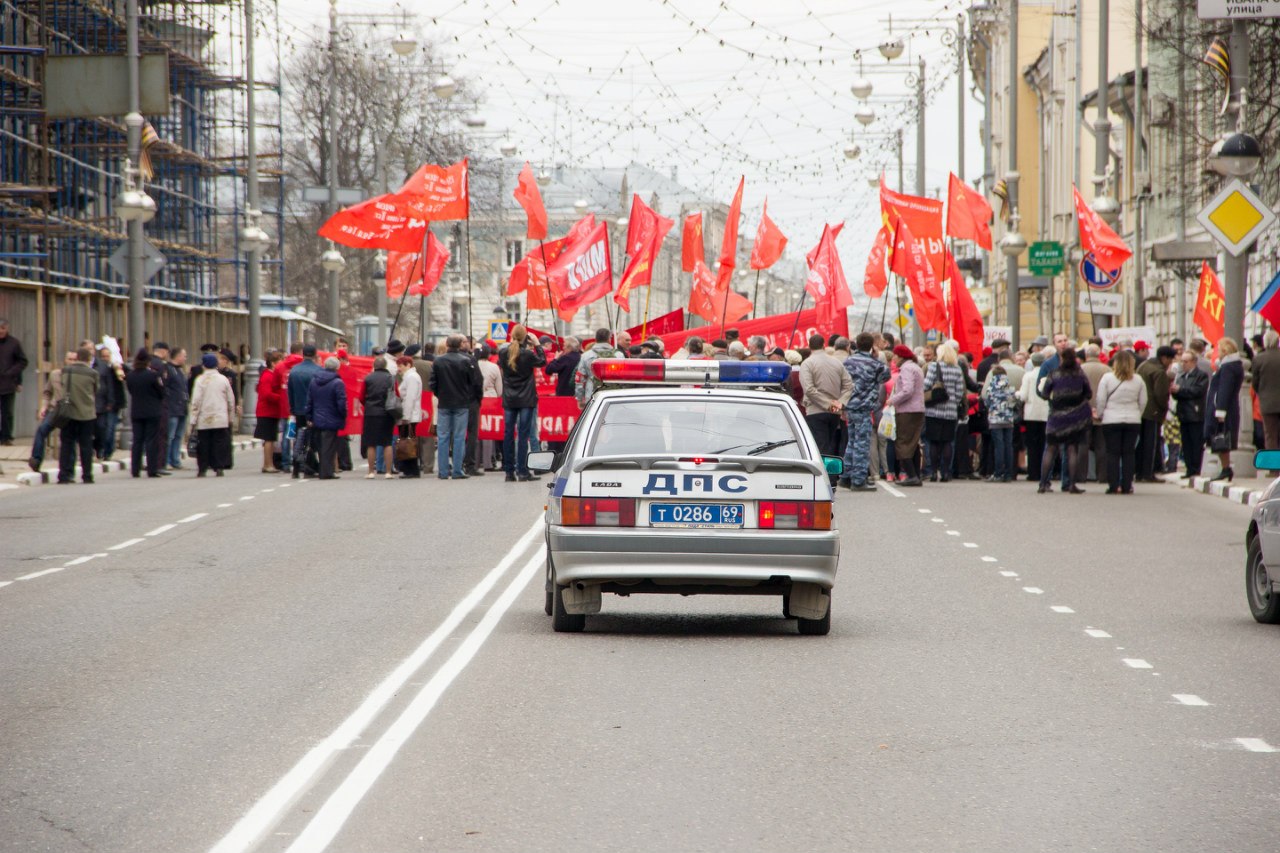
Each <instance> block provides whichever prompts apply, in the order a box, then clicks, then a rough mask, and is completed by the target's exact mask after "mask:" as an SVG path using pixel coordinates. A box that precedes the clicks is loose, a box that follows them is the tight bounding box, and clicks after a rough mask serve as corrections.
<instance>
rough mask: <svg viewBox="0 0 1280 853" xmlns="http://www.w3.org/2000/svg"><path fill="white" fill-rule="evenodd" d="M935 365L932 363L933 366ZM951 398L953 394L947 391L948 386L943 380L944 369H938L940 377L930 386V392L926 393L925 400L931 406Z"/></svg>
mask: <svg viewBox="0 0 1280 853" xmlns="http://www.w3.org/2000/svg"><path fill="white" fill-rule="evenodd" d="M932 366H933V365H930V367H932ZM949 399H951V395H950V394H948V393H947V386H946V384H944V383H943V381H942V369H941V368H939V369H938V378H937V379H935V380H934V381H933V384H932V385H930V386H929V393H928V394H926V395H925V398H924V401H925V402H926V403H928V404H929V405H930V406H937V405H939V404H941V403H945V402H947V400H949Z"/></svg>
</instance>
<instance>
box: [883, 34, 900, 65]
mask: <svg viewBox="0 0 1280 853" xmlns="http://www.w3.org/2000/svg"><path fill="white" fill-rule="evenodd" d="M905 49H906V48H905V46H904V45H903V44H902V39H900V38H889V39H888V40H887V41H882V42H880V55H881V56H883V57H884V58H885V59H888V60H890V61H893V60H895V59H897V58H898V57H899V56H902V51H903V50H905Z"/></svg>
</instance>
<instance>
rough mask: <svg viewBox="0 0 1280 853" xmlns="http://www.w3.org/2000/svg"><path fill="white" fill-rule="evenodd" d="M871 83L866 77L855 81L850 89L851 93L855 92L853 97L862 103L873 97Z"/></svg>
mask: <svg viewBox="0 0 1280 853" xmlns="http://www.w3.org/2000/svg"><path fill="white" fill-rule="evenodd" d="M872 88H873V87H872V85H871V81H870V80H868V79H867V78H866V77H859V78H857V79H856V80H854V81H853V85H851V86H850V87H849V91H850V92H853V96H854V97H855V98H857V99H858V100H860V101H865V100H866V99H867V98H870V97H871V90H872Z"/></svg>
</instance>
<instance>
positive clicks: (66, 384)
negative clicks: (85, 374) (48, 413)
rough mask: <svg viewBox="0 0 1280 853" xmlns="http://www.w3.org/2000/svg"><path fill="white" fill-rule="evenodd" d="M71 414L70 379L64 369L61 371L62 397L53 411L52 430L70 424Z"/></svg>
mask: <svg viewBox="0 0 1280 853" xmlns="http://www.w3.org/2000/svg"><path fill="white" fill-rule="evenodd" d="M71 413H72V404H71V379H70V377H69V376H67V372H66V370H65V369H64V370H63V371H62V397H61V399H59V400H58V405H57V406H55V407H54V409H53V420H52V421H51V425H52V426H53V428H54V429H62V428H63V427H64V426H66V425H67V424H69V423H71Z"/></svg>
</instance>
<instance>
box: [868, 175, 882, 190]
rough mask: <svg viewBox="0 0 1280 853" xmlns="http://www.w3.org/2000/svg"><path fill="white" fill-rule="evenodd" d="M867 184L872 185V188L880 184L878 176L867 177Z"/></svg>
mask: <svg viewBox="0 0 1280 853" xmlns="http://www.w3.org/2000/svg"><path fill="white" fill-rule="evenodd" d="M867 186H869V187H873V188H874V187H878V186H880V176H879V175H872V176H871V177H869V178H867Z"/></svg>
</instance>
